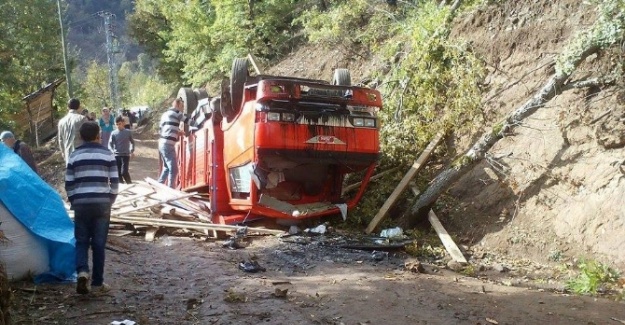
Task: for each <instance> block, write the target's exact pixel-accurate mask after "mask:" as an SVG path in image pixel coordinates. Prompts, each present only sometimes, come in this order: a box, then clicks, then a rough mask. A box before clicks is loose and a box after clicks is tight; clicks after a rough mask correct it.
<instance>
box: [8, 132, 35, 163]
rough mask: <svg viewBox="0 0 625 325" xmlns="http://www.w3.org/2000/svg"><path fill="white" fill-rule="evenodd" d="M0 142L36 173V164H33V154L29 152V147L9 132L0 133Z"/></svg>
mask: <svg viewBox="0 0 625 325" xmlns="http://www.w3.org/2000/svg"><path fill="white" fill-rule="evenodd" d="M0 141H2V143H4V144H5V145H6V146H7V147H9V148H11V149H13V152H15V153H16V154H17V155H18V156H20V157H22V160H24V161H25V162H26V163H27V164H28V166H30V168H31V169H32V170H34V171H35V173H38V171H37V163H36V162H35V158H34V157H33V153H32V152H31V151H30V147H29V146H28V145H27V144H26V143H24V142H22V141H21V140H16V139H15V136H14V135H13V133H11V131H4V132H2V134H0Z"/></svg>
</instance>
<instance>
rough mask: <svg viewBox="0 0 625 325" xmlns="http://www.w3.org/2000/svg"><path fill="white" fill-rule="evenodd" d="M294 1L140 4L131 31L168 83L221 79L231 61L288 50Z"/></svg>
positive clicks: (195, 0)
mask: <svg viewBox="0 0 625 325" xmlns="http://www.w3.org/2000/svg"><path fill="white" fill-rule="evenodd" d="M296 2H297V1H295V0H265V1H247V0H212V1H209V0H190V1H169V0H150V1H148V0H138V1H136V4H135V12H134V13H133V14H132V15H131V16H130V29H131V33H132V35H133V36H134V37H135V38H136V39H137V40H138V42H139V43H140V44H141V45H143V46H145V48H146V51H147V52H148V54H150V55H151V57H152V58H154V59H156V60H158V62H159V73H160V74H161V76H163V77H164V78H165V80H166V81H168V82H174V83H181V84H193V85H202V84H204V83H206V82H209V81H212V80H215V79H221V76H222V75H223V74H224V73H225V72H227V71H229V69H230V66H231V64H232V59H233V58H235V57H241V56H245V55H247V54H248V53H252V54H254V55H256V56H257V57H258V58H260V59H272V58H275V57H276V55H277V53H281V52H283V51H284V50H285V49H286V48H288V44H289V39H290V38H291V37H293V33H294V31H293V30H292V29H291V21H292V20H293V16H292V12H293V11H294V10H295V9H296V6H295V3H296Z"/></svg>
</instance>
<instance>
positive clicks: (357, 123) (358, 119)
mask: <svg viewBox="0 0 625 325" xmlns="http://www.w3.org/2000/svg"><path fill="white" fill-rule="evenodd" d="M364 125H365V121H364V119H363V118H362V117H355V118H354V126H364Z"/></svg>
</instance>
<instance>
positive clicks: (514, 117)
mask: <svg viewBox="0 0 625 325" xmlns="http://www.w3.org/2000/svg"><path fill="white" fill-rule="evenodd" d="M598 50H599V46H597V45H589V47H588V48H586V49H584V50H583V51H581V53H580V54H579V56H577V57H576V58H575V59H574V60H573V62H571V64H572V65H573V66H574V67H577V66H578V65H579V64H580V63H581V62H582V61H583V60H585V59H586V58H587V57H588V56H589V55H591V54H593V53H595V52H597V51H598ZM573 71H574V69H573ZM573 71H571V72H568V73H567V72H556V74H554V75H553V76H552V77H551V78H550V79H549V80H548V81H547V82H546V83H545V84H544V85H543V87H542V88H541V89H540V90H539V91H538V92H536V93H535V94H534V96H533V97H532V98H531V99H529V100H528V101H527V102H525V103H524V104H523V105H521V106H520V107H519V108H517V109H516V110H514V111H513V112H512V113H511V114H510V115H508V116H507V117H506V118H505V119H504V120H503V121H502V122H500V123H499V124H497V125H495V127H493V129H492V130H491V131H489V132H487V133H485V134H483V135H482V137H481V138H480V139H479V140H478V141H477V142H476V143H475V144H474V145H473V146H472V147H471V148H470V149H469V150H468V151H467V152H466V153H465V154H464V155H463V156H461V157H460V158H459V159H457V160H456V162H455V163H454V164H453V166H451V167H449V168H448V169H446V170H444V171H443V172H441V173H440V174H439V175H438V176H436V177H435V178H434V179H433V180H432V181H431V182H430V184H431V185H430V187H428V188H427V189H426V190H425V192H423V194H422V195H421V196H420V197H419V199H418V200H417V202H415V204H414V205H413V206H412V207H411V208H410V209H409V210H407V211H406V212H405V213H404V215H403V216H402V220H404V221H405V223H407V224H408V226H412V225H413V224H414V223H415V222H416V221H417V218H418V217H419V216H420V215H422V213H423V212H427V210H429V206H430V205H432V204H433V203H434V202H435V201H436V200H437V199H438V197H439V196H440V195H441V194H442V193H443V192H444V191H445V190H446V189H447V188H449V187H450V186H451V185H452V184H454V183H455V182H456V181H458V180H459V179H460V178H461V177H462V176H463V175H464V174H466V173H467V172H469V171H470V170H471V169H473V167H474V166H475V165H476V164H477V163H479V162H480V161H481V160H482V159H483V158H484V156H485V154H486V153H487V152H488V150H490V149H491V148H492V147H493V146H494V145H495V143H497V142H498V141H499V140H501V139H503V138H504V136H505V135H506V134H508V133H510V132H511V130H512V129H513V128H514V127H515V126H516V125H519V124H520V123H521V121H522V120H523V119H525V118H526V117H528V116H531V115H532V114H534V113H535V112H536V111H538V109H540V108H542V107H544V106H545V104H546V103H547V102H549V101H550V100H551V99H553V98H554V97H555V96H557V95H559V94H561V93H562V91H563V90H565V89H566V87H565V82H566V81H567V80H568V79H569V78H570V76H571V74H572V73H573Z"/></svg>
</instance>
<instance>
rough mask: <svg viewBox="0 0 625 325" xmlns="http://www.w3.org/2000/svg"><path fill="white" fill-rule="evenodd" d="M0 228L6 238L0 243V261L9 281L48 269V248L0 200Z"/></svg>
mask: <svg viewBox="0 0 625 325" xmlns="http://www.w3.org/2000/svg"><path fill="white" fill-rule="evenodd" d="M0 230H2V232H3V233H4V237H5V238H6V239H5V240H4V241H2V242H1V243H0V263H3V264H4V267H5V269H6V271H7V278H8V279H9V281H19V280H23V279H25V278H27V277H28V276H29V275H32V276H35V275H39V274H41V273H45V272H47V271H49V270H50V263H49V257H48V250H47V247H46V245H45V243H43V242H42V240H41V239H39V238H37V237H36V236H35V235H34V234H32V233H31V232H30V231H29V230H28V229H26V227H24V226H23V225H22V223H20V222H19V221H18V220H17V219H15V217H14V216H13V215H12V214H11V212H9V210H7V209H6V207H5V206H4V204H2V202H0Z"/></svg>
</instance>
